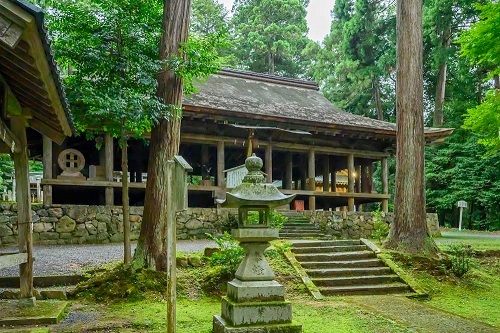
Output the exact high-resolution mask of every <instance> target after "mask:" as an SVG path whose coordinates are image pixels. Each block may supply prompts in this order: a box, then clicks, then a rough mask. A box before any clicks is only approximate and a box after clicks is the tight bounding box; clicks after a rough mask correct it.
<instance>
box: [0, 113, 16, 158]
mask: <svg viewBox="0 0 500 333" xmlns="http://www.w3.org/2000/svg"><path fill="white" fill-rule="evenodd" d="M0 140H1V141H2V142H3V143H5V144H6V145H7V146H8V147H9V150H10V152H11V153H12V152H17V153H19V152H20V151H21V142H20V141H19V139H18V138H16V136H15V135H14V133H12V131H11V130H10V129H9V128H8V127H7V125H6V124H5V123H4V122H3V121H2V119H0Z"/></svg>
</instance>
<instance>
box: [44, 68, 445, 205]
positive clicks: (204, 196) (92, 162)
mask: <svg viewBox="0 0 500 333" xmlns="http://www.w3.org/2000/svg"><path fill="white" fill-rule="evenodd" d="M198 87H199V91H198V92H196V93H195V94H193V95H191V96H188V97H187V98H185V99H184V103H183V108H184V113H183V120H182V136H181V137H182V139H181V147H180V155H182V156H183V157H184V158H185V159H186V160H187V161H188V162H189V164H190V165H192V166H193V168H194V172H193V175H192V176H191V179H192V182H191V183H192V184H190V186H189V206H191V207H204V206H205V207H206V206H213V205H215V203H214V199H215V198H223V197H224V193H225V191H226V177H227V175H225V173H224V171H225V170H226V171H228V169H232V168H235V167H238V166H240V165H242V164H243V163H244V160H245V158H246V157H247V154H248V152H249V151H253V152H255V153H256V154H257V155H259V156H260V157H261V158H262V159H263V160H264V168H265V173H266V177H267V180H268V181H269V182H274V181H277V182H278V183H279V184H280V185H281V187H282V189H283V192H284V193H287V194H292V193H295V194H297V198H296V200H299V201H298V203H302V202H303V203H304V204H305V207H304V208H305V209H318V208H321V209H335V208H337V207H347V209H348V210H350V211H352V210H354V209H358V210H360V209H362V205H363V204H366V203H370V202H381V203H382V207H383V210H384V211H386V210H387V207H388V200H389V193H388V190H389V186H388V165H387V158H388V157H389V156H390V154H391V153H393V152H394V151H395V144H396V126H395V124H392V123H388V122H383V121H378V120H374V119H369V118H366V117H362V116H357V115H354V114H350V113H347V112H344V111H342V110H340V109H338V108H337V107H335V106H334V105H332V104H331V103H330V102H329V101H328V100H327V99H326V98H325V97H324V96H323V95H322V94H321V93H320V92H319V88H318V85H317V84H316V83H314V82H311V81H304V80H295V79H287V78H281V77H276V76H271V75H265V74H256V73H251V72H243V71H237V70H222V71H221V72H220V73H218V74H214V75H211V76H210V77H209V78H208V79H207V80H206V81H205V82H201V83H199V84H198ZM451 131H452V130H451V129H432V128H428V129H426V130H425V137H426V141H427V142H433V141H436V140H441V139H443V138H444V137H446V136H447V135H449V134H450V133H451ZM103 141H104V149H102V150H101V151H98V150H97V149H96V148H95V143H94V142H86V141H84V140H82V139H72V140H68V141H67V142H66V144H65V146H63V147H61V148H60V149H55V148H54V147H53V145H49V146H48V147H44V150H46V151H49V150H50V149H52V156H51V157H49V156H46V157H47V158H48V159H49V160H50V161H52V162H54V161H55V160H56V159H57V157H58V156H59V154H60V152H61V149H64V148H74V149H77V150H79V152H81V153H82V154H81V157H78V156H76V155H72V156H71V157H69V155H68V158H70V159H74V160H77V159H80V160H81V158H84V159H85V165H81V166H80V168H81V169H82V177H83V178H79V177H76V178H73V179H68V178H65V177H63V178H60V179H58V178H57V177H58V176H59V175H60V171H61V170H60V169H59V168H57V167H56V168H54V169H53V170H52V171H53V172H52V174H51V177H45V178H44V179H43V181H42V183H43V184H45V185H47V186H51V187H52V188H53V192H54V196H53V201H54V203H87V204H104V203H106V204H113V203H116V204H119V202H120V199H119V197H120V195H121V184H120V183H119V182H117V180H119V178H120V177H121V175H120V173H119V172H118V170H120V162H119V158H117V157H119V154H117V153H116V151H117V149H118V147H117V144H116V141H113V140H112V138H111V137H110V136H109V135H106V134H103ZM130 146H131V147H130V148H129V149H130V151H129V164H130V166H129V168H130V171H131V174H130V179H131V181H132V183H131V185H130V188H131V204H137V205H140V204H141V202H142V200H143V197H144V189H145V178H146V177H147V175H146V174H145V172H146V170H147V165H146V164H147V158H148V146H147V142H143V141H141V140H135V141H134V140H133V141H132V142H131V145H130ZM73 153H74V152H73ZM63 155H64V154H63ZM47 163H48V162H47ZM52 164H54V163H52ZM375 169H377V170H380V173H381V175H380V179H381V180H382V186H381V189H380V190H379V192H377V191H376V189H375V187H374V185H373V177H374V170H375ZM229 171H230V170H229ZM339 178H341V179H339ZM231 181H232V180H231ZM85 200H86V202H84V201H85ZM292 205H294V204H293V203H292Z"/></svg>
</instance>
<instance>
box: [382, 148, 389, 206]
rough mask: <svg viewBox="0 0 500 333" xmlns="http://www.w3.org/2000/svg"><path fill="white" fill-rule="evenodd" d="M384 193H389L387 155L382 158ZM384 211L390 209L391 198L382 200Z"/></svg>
mask: <svg viewBox="0 0 500 333" xmlns="http://www.w3.org/2000/svg"><path fill="white" fill-rule="evenodd" d="M382 194H389V166H388V164H387V157H385V158H383V159H382ZM382 211H383V212H386V213H387V212H388V211H389V200H388V199H383V200H382Z"/></svg>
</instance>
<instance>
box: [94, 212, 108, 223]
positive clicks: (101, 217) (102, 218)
mask: <svg viewBox="0 0 500 333" xmlns="http://www.w3.org/2000/svg"><path fill="white" fill-rule="evenodd" d="M95 219H96V220H97V221H99V222H104V223H110V222H111V216H110V215H106V214H101V213H99V214H96V216H95Z"/></svg>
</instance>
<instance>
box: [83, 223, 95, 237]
mask: <svg viewBox="0 0 500 333" xmlns="http://www.w3.org/2000/svg"><path fill="white" fill-rule="evenodd" d="M85 229H87V231H88V233H89V234H90V235H95V234H97V228H96V227H95V226H94V224H93V223H92V222H86V223H85Z"/></svg>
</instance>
